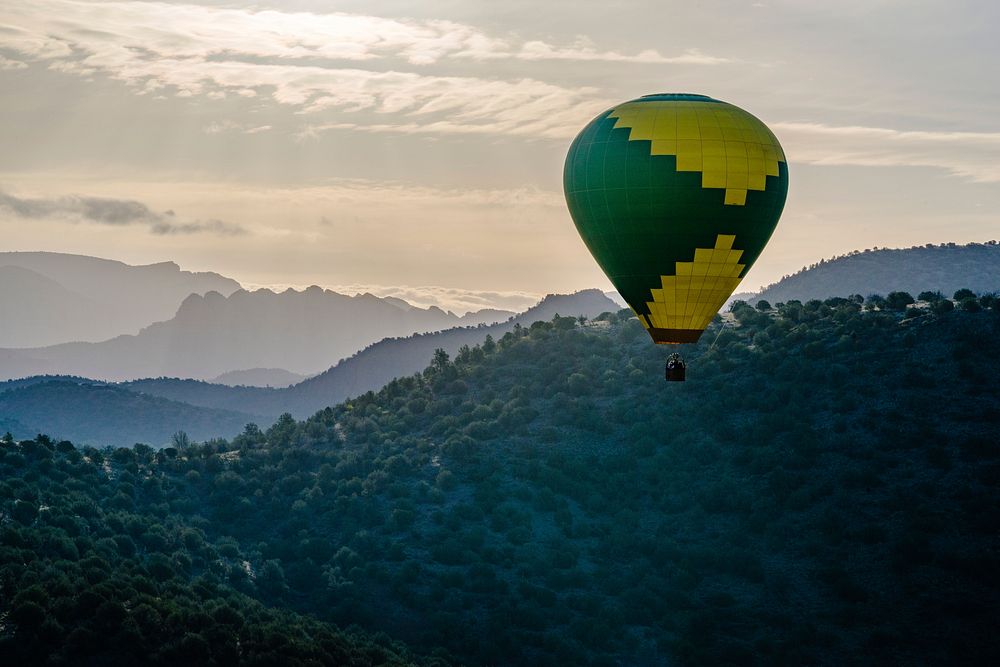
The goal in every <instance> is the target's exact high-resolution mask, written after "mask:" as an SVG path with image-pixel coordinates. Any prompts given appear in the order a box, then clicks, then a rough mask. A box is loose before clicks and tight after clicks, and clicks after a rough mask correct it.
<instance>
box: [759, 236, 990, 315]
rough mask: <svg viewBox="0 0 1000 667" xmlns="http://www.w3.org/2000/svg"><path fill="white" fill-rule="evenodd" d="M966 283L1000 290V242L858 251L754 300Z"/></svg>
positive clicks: (809, 269) (983, 289)
mask: <svg viewBox="0 0 1000 667" xmlns="http://www.w3.org/2000/svg"><path fill="white" fill-rule="evenodd" d="M963 287H967V288H970V289H972V290H973V291H974V292H996V291H1000V245H998V244H997V242H996V241H990V242H989V243H970V244H968V245H964V246H960V245H956V244H954V243H947V244H943V245H930V244H928V245H926V246H916V247H913V248H901V249H893V248H881V249H879V248H875V249H873V250H864V251H855V252H852V253H850V254H848V255H844V256H841V257H834V258H833V259H830V260H823V261H822V262H820V263H818V264H813V265H812V266H808V267H806V268H804V269H802V270H801V271H799V272H798V273H795V274H793V275H791V276H786V277H784V278H782V279H781V280H780V281H778V282H776V283H774V284H773V285H769V286H767V287H765V288H764V289H763V290H761V291H760V293H759V294H757V295H755V296H754V297H753V299H752V301H755V300H756V299H766V300H767V301H770V302H771V303H776V302H779V301H789V300H791V299H798V300H800V301H807V300H808V299H826V298H828V297H831V296H841V295H847V294H860V295H862V296H868V295H869V294H888V293H889V292H896V291H910V292H912V293H913V294H918V293H919V292H923V291H925V290H930V291H936V290H940V291H942V292H944V293H945V294H952V293H953V292H955V291H956V290H958V289H961V288H963Z"/></svg>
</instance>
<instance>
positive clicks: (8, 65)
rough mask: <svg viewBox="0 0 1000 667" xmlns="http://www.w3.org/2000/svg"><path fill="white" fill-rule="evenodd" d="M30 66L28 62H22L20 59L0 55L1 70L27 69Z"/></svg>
mask: <svg viewBox="0 0 1000 667" xmlns="http://www.w3.org/2000/svg"><path fill="white" fill-rule="evenodd" d="M27 67H28V63H24V62H21V61H20V60H11V59H10V58H4V57H3V56H0V70H5V69H6V70H12V69H25V68H27Z"/></svg>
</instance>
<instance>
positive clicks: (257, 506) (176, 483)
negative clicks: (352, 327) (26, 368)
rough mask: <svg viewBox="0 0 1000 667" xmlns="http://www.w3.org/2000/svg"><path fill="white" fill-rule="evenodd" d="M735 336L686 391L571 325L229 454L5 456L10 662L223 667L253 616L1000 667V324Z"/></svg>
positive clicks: (753, 653) (643, 648) (444, 361)
mask: <svg viewBox="0 0 1000 667" xmlns="http://www.w3.org/2000/svg"><path fill="white" fill-rule="evenodd" d="M736 316H737V319H738V320H739V322H740V323H741V326H739V327H737V328H735V329H730V328H728V327H727V329H726V330H724V331H723V332H722V333H721V335H719V336H718V337H717V340H716V342H715V344H714V345H713V344H712V341H713V339H716V336H715V335H714V334H715V333H716V331H710V332H709V334H710V335H709V336H706V337H705V338H704V340H703V341H702V342H701V343H699V344H698V345H696V346H692V347H693V349H692V350H691V351H689V353H688V358H689V362H690V369H689V381H688V382H687V383H684V384H669V385H668V384H666V383H664V382H663V379H662V364H663V356H664V354H663V350H662V349H660V348H656V347H654V346H652V345H650V344H649V341H648V339H647V337H646V335H645V333H644V332H643V331H642V329H641V327H640V326H639V324H638V323H637V322H636V321H634V320H633V319H632V318H623V319H621V320H619V319H618V317H617V316H611V317H610V318H605V321H607V322H608V323H609V324H608V326H607V327H606V328H602V325H598V324H594V325H593V326H586V327H581V326H579V325H578V323H576V322H575V321H574V320H573V319H571V318H558V319H555V320H553V321H552V322H547V323H546V322H541V323H537V324H534V325H532V326H530V327H524V328H521V329H518V330H517V331H512V332H510V333H508V334H507V335H505V336H503V337H502V338H500V339H499V340H498V341H495V342H493V341H489V342H487V343H485V344H483V345H480V346H474V347H470V348H467V349H462V350H461V351H460V352H459V353H458V354H457V355H455V357H454V358H453V359H448V358H446V356H445V355H441V354H439V355H437V356H436V358H435V360H434V362H433V363H432V364H431V366H430V367H429V368H427V369H426V370H424V371H423V372H422V373H421V374H419V375H416V376H411V377H407V378H404V379H400V380H396V381H394V382H391V383H390V384H389V385H388V386H386V387H385V388H384V389H383V390H381V391H379V392H378V393H367V394H365V395H363V396H360V397H358V398H356V399H353V400H351V401H350V402H347V403H344V404H341V405H337V406H335V407H332V408H329V409H324V410H322V411H320V412H318V413H317V414H316V415H314V416H313V417H311V418H310V419H308V420H306V421H304V422H296V421H294V420H293V419H291V418H290V417H285V418H282V419H281V420H279V421H278V422H277V423H276V424H275V425H274V426H273V427H271V428H269V429H267V430H266V431H264V432H262V431H260V430H259V429H256V428H253V427H250V428H248V429H246V430H245V431H244V432H243V433H242V434H240V435H239V436H237V437H235V438H233V439H232V440H231V441H228V442H226V441H214V442H211V443H206V444H202V445H189V446H184V447H179V448H174V449H167V450H163V451H161V452H155V451H153V450H151V449H149V448H147V447H136V448H134V449H131V450H124V449H123V450H106V451H103V452H99V451H97V450H93V449H84V450H82V451H81V450H77V449H74V448H72V447H71V446H69V445H68V444H59V445H57V446H56V445H52V444H51V443H50V442H47V441H45V440H39V441H28V442H22V443H20V444H8V445H6V446H3V447H0V479H3V480H4V482H2V483H0V512H2V514H3V516H4V517H7V518H6V520H5V522H4V524H3V527H2V528H0V549H2V550H3V551H2V553H0V585H2V586H3V590H2V591H0V593H2V594H0V617H3V618H4V619H5V620H4V629H3V631H2V633H0V642H2V643H0V650H2V651H5V653H3V654H2V655H0V659H3V658H11V659H8V660H7V661H6V662H7V663H8V664H23V663H24V656H25V655H30V656H36V657H37V656H39V655H41V654H43V653H45V652H53V653H55V654H56V655H57V656H67V655H78V654H77V653H74V652H76V651H81V650H84V649H81V648H80V647H81V646H82V647H89V648H87V649H85V650H91V651H100V650H104V651H108V650H112V649H110V648H108V647H114V646H117V645H118V644H117V642H118V641H119V635H116V634H114V633H115V632H119V633H124V634H123V635H121V638H122V641H124V640H125V639H131V641H136V640H135V639H134V637H135V636H139V637H142V638H145V642H146V643H145V644H144V645H141V646H145V647H147V648H148V647H152V649H150V650H158V651H162V650H163V648H162V646H173V645H174V643H175V642H177V641H179V639H178V638H179V637H187V636H188V635H187V634H185V633H189V634H190V635H192V637H191V638H189V639H185V640H184V641H185V642H187V644H188V645H191V646H195V647H197V648H196V649H195V650H198V651H201V654H200V655H202V656H205V655H207V654H208V653H211V656H212V657H213V658H215V659H216V661H217V662H224V661H226V658H225V657H224V656H225V655H231V654H226V653H225V651H227V650H231V649H232V647H234V646H235V647H240V646H244V644H245V642H246V641H250V640H251V639H252V638H253V637H257V636H259V635H258V634H256V633H258V632H259V630H258V629H257V628H259V627H260V626H259V624H258V623H257V622H256V621H254V620H252V619H253V614H249V616H248V614H247V613H243V614H242V616H241V617H240V618H239V619H234V618H233V617H232V615H231V614H230V613H229V611H227V609H226V608H231V607H234V606H235V607H236V608H237V609H239V608H240V606H241V605H244V604H246V605H251V604H252V603H250V602H249V599H255V600H259V601H261V602H263V603H264V604H265V605H267V607H266V609H269V610H273V611H272V612H269V613H276V614H279V613H280V614H285V613H294V614H300V613H308V614H314V615H315V616H316V617H317V619H318V622H322V623H326V622H337V623H340V624H349V623H357V624H358V625H359V626H360V627H362V628H364V629H365V630H366V631H376V630H378V631H384V632H386V633H388V634H389V635H390V636H392V637H395V638H397V639H400V640H403V641H406V642H409V643H410V644H411V645H413V646H416V647H417V648H418V650H419V651H421V652H430V651H433V650H434V649H435V647H445V648H447V649H448V650H449V651H450V652H451V653H453V654H455V655H457V656H459V658H460V659H461V660H463V661H464V662H467V663H469V664H484V665H487V664H488V665H540V664H546V665H752V664H759V665H844V664H851V665H886V664H900V665H909V664H933V665H946V664H955V665H973V664H975V665H979V664H998V660H1000V636H998V635H997V633H996V632H995V620H996V618H997V616H998V613H1000V575H998V573H1000V558H998V553H1000V493H998V486H1000V449H998V448H997V446H996V444H997V442H996V436H997V433H998V432H1000V417H998V416H997V415H998V414H1000V386H998V383H997V382H996V378H997V377H998V373H1000V354H998V353H1000V313H998V312H997V311H996V310H993V309H990V308H988V309H986V310H982V311H979V312H968V311H965V310H959V311H954V312H947V313H945V312H943V311H941V314H940V315H935V314H926V315H921V316H915V317H913V316H911V317H908V318H906V319H902V316H901V315H897V314H893V313H889V312H881V311H868V310H862V309H861V308H860V306H858V304H856V303H854V302H851V301H847V300H843V299H841V300H831V301H829V302H827V303H825V304H824V303H822V302H811V303H807V304H805V305H802V304H798V303H788V304H786V305H784V306H783V307H782V308H781V309H780V310H779V311H777V312H771V313H761V312H758V311H756V310H752V309H748V308H740V309H738V310H737V312H736ZM716 326H717V325H716ZM244 595H245V596H247V597H246V598H244V597H241V596H244ZM233 599H238V600H240V601H241V602H239V603H238V604H236V603H234V602H232V601H231V600H233ZM175 605H176V606H179V607H180V610H177V611H172V608H173V607H174V606H175ZM147 607H152V608H153V611H152V612H151V611H150V610H149V609H147ZM193 607H197V609H195V608H193ZM253 608H254V609H259V608H257V607H253ZM153 612H155V613H153ZM285 618H286V620H285V621H282V622H278V624H277V625H274V624H271V625H270V626H269V627H270V628H271V631H270V634H267V633H265V636H266V637H268V638H269V639H268V641H269V642H271V643H272V645H273V646H274V648H273V651H274V652H273V653H272V654H271V655H272V657H273V658H274V659H275V660H277V656H282V655H283V652H284V651H289V650H293V649H294V648H296V647H298V646H300V645H302V643H308V642H309V641H311V637H312V635H311V633H309V632H306V633H305V634H299V629H298V628H297V626H296V623H297V621H296V620H295V619H299V618H301V617H300V616H288V617H285ZM286 624H287V625H286ZM161 627H162V628H163V629H162V630H161V629H160V628H161ZM285 628H288V630H287V631H285ZM147 633H148V634H147ZM216 633H219V634H220V635H221V636H222V637H223V638H224V639H223V640H220V641H216V640H215V639H214V638H215V637H216ZM161 638H162V642H161ZM257 645H258V644H253V646H257ZM217 647H218V648H217ZM217 650H218V651H222V652H223V653H222V654H221V655H220V654H217V653H215V651H217ZM233 650H235V649H233ZM80 655H87V654H86V653H83V654H80ZM168 655H171V656H173V655H175V654H173V653H171V654H168ZM12 660H13V661H12ZM372 663H373V664H377V663H378V660H377V659H375V658H373V659H372Z"/></svg>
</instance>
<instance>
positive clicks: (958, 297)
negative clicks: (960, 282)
mask: <svg viewBox="0 0 1000 667" xmlns="http://www.w3.org/2000/svg"><path fill="white" fill-rule="evenodd" d="M952 298H953V299H955V301H964V300H966V299H974V298H976V293H975V292H973V291H972V290H970V289H969V288H968V287H963V288H962V289H960V290H958V291H957V292H955V295H954V296H953V297H952Z"/></svg>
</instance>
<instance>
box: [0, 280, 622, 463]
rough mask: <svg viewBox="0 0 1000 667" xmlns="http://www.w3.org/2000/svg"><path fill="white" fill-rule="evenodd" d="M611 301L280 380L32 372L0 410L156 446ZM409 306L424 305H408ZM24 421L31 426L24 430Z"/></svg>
mask: <svg viewBox="0 0 1000 667" xmlns="http://www.w3.org/2000/svg"><path fill="white" fill-rule="evenodd" d="M338 296H340V295H338ZM344 298H349V297H344ZM374 298H375V297H371V299H374ZM366 303H371V301H370V300H366ZM390 307H391V306H390ZM614 310H617V306H615V304H614V303H613V302H611V301H609V300H608V299H607V298H605V297H604V296H603V295H602V294H601V293H600V292H599V291H597V290H586V291H583V292H579V293H577V294H572V295H550V296H548V297H546V298H545V299H543V300H542V301H541V302H540V303H539V304H538V305H537V306H535V307H533V308H531V309H529V310H528V311H526V312H525V313H522V314H521V315H519V316H517V317H515V318H512V319H510V320H508V321H507V322H503V323H500V324H495V325H492V326H485V325H480V326H476V327H461V328H455V329H450V330H446V331H443V332H439V333H433V334H424V335H414V336H411V337H408V338H394V339H387V340H383V341H381V342H379V343H376V344H374V345H372V346H370V347H368V348H366V349H365V350H363V351H361V352H359V353H358V354H356V355H354V356H352V357H351V358H349V359H346V360H344V361H342V362H340V363H339V364H337V365H336V366H334V367H333V368H331V369H329V370H327V371H326V372H324V373H322V374H320V375H318V376H316V377H314V378H310V379H308V380H305V381H303V382H300V383H298V384H296V385H293V386H291V387H288V388H284V389H277V388H261V387H254V386H228V385H222V384H211V383H207V382H203V381H198V380H180V379H171V378H150V379H143V380H136V381H131V382H125V383H122V384H109V383H107V382H102V381H95V380H88V379H86V378H82V377H78V376H33V377H29V378H23V379H18V380H11V381H8V382H4V383H0V416H4V417H7V418H9V419H11V420H17V421H19V422H21V424H22V426H20V427H19V428H18V429H15V430H13V431H12V432H13V433H15V435H17V436H18V437H28V436H30V435H33V434H34V433H37V432H38V431H39V430H42V431H45V432H48V433H52V434H54V435H58V436H59V437H63V438H68V439H72V440H75V441H79V442H85V443H88V444H99V445H104V444H114V445H122V444H131V443H134V442H145V443H148V444H152V445H155V446H162V445H164V444H166V443H167V442H168V441H169V440H170V437H171V436H172V434H173V433H175V432H176V431H179V430H185V428H184V424H185V423H189V424H191V425H192V426H193V427H195V428H194V430H191V431H190V433H189V435H191V436H192V437H196V438H198V439H207V438H212V437H222V436H225V435H227V434H231V433H232V432H233V431H234V429H236V430H239V429H241V428H242V427H243V425H245V424H246V423H248V422H254V423H257V424H259V425H261V426H265V427H266V426H268V425H270V424H271V423H272V422H274V420H275V419H277V417H278V416H279V415H281V414H282V413H285V412H289V413H292V414H294V415H298V416H301V417H307V416H309V415H311V414H312V413H314V412H316V411H317V410H320V409H323V408H325V407H327V406H330V405H334V404H336V403H339V402H340V401H342V400H344V399H345V398H347V397H348V396H355V395H358V394H363V393H365V392H367V391H372V390H377V389H380V388H381V387H382V386H383V385H384V384H385V383H387V382H389V381H390V380H392V379H393V378H396V377H401V376H406V375H412V374H413V373H416V372H418V371H420V370H422V369H423V368H424V367H426V365H427V364H428V363H429V362H430V360H431V358H432V357H433V354H434V350H436V349H438V348H440V349H443V350H445V351H447V352H448V353H450V354H457V353H458V351H459V350H460V349H461V348H462V346H471V345H476V344H478V343H482V342H483V341H485V340H486V339H487V337H489V336H492V337H494V338H499V337H501V336H503V335H504V334H505V333H506V332H508V331H513V330H515V329H516V328H519V327H527V326H530V325H531V324H532V323H533V322H536V321H539V320H547V319H551V318H552V317H553V316H554V315H556V314H558V313H563V314H573V315H583V316H585V317H594V316H596V315H599V314H600V313H603V312H607V311H614ZM406 312H408V313H413V312H417V313H425V314H426V312H427V311H424V310H421V309H414V308H412V307H410V308H409V309H407V311H406ZM243 384H249V383H243ZM112 390H113V391H112ZM27 424H33V425H35V426H32V427H31V429H29V430H25V429H26V428H27V427H26V426H24V425H27ZM32 429H33V430H32Z"/></svg>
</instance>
